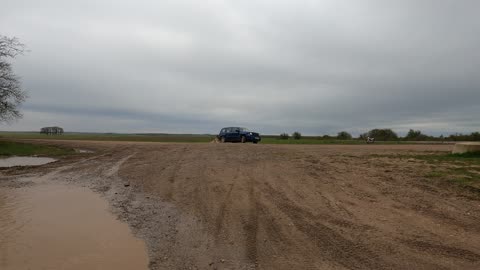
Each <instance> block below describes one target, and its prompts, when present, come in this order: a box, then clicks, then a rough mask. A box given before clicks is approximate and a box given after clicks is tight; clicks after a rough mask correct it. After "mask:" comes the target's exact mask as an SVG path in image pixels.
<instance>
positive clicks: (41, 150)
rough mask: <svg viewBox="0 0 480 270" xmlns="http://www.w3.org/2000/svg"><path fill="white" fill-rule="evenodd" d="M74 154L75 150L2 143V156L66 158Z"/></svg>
mask: <svg viewBox="0 0 480 270" xmlns="http://www.w3.org/2000/svg"><path fill="white" fill-rule="evenodd" d="M73 153H74V150H73V149H63V148H59V147H53V146H46V145H34V144H28V143H18V142H10V141H0V156H7V157H8V156H64V155H68V154H73Z"/></svg>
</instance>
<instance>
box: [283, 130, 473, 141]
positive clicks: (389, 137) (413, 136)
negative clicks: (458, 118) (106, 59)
mask: <svg viewBox="0 0 480 270" xmlns="http://www.w3.org/2000/svg"><path fill="white" fill-rule="evenodd" d="M290 137H291V138H292V139H294V140H299V139H301V138H302V134H301V133H300V132H298V131H295V132H293V133H292V135H291V136H290V135H289V134H288V133H282V134H280V136H279V137H278V138H279V139H283V140H288V139H290ZM309 137H310V138H311V137H315V136H309ZM368 137H370V138H375V140H377V141H480V132H472V133H470V134H462V133H455V134H450V135H448V136H443V135H440V136H437V137H436V136H432V135H427V134H424V133H422V131H420V130H413V129H410V130H409V131H408V133H407V134H406V135H405V136H404V137H401V136H398V134H397V133H396V132H395V131H393V130H392V129H389V128H385V129H379V128H376V129H372V130H370V131H368V132H365V133H362V134H360V136H358V137H357V138H354V137H353V136H352V135H351V134H350V133H348V132H347V131H341V132H339V133H338V134H337V135H336V136H331V135H323V136H316V138H317V139H319V140H322V139H323V140H366V139H367V138H368Z"/></svg>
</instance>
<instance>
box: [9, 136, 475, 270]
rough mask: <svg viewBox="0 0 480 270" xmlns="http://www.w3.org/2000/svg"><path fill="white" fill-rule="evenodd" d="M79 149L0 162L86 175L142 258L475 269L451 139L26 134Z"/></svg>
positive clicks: (197, 263) (190, 264) (468, 198)
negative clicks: (141, 246) (281, 140)
mask: <svg viewBox="0 0 480 270" xmlns="http://www.w3.org/2000/svg"><path fill="white" fill-rule="evenodd" d="M31 142H33V143H36V144H46V145H55V146H60V147H65V148H74V149H84V150H90V151H92V152H93V153H86V154H78V155H70V156H67V157H65V158H63V159H60V160H59V161H57V162H54V163H50V164H47V165H44V166H40V167H27V168H19V167H15V168H9V169H3V170H0V177H1V179H2V180H1V181H0V185H2V186H4V187H11V188H15V187H16V186H17V185H24V184H25V183H24V182H22V183H21V184H20V183H19V182H18V181H17V179H19V178H20V177H22V176H25V175H28V176H29V177H32V176H36V177H44V178H45V177H46V178H50V180H51V181H60V182H65V183H71V184H72V185H82V186H88V187H90V188H91V189H93V190H94V191H96V192H98V193H101V194H102V196H103V197H104V198H106V200H107V201H108V202H109V204H110V210H111V212H113V213H114V214H115V215H116V216H117V217H118V218H119V219H120V220H122V221H125V222H126V223H128V224H129V226H130V228H132V230H133V232H134V233H135V235H136V236H138V237H140V238H142V239H143V240H144V241H145V242H146V244H147V248H148V254H149V259H150V263H149V267H150V268H151V269H479V268H480V192H479V191H480V186H479V185H478V181H479V177H478V176H479V175H480V163H479V159H478V158H475V157H455V156H451V155H449V154H448V153H449V151H450V150H451V148H452V146H451V145H266V144H263V145H262V144H259V145H253V144H214V143H206V144H192V143H175V144H173V143H151V142H108V141H102V142H94V141H75V140H70V141H60V140H56V141H51V140H48V141H46V140H31Z"/></svg>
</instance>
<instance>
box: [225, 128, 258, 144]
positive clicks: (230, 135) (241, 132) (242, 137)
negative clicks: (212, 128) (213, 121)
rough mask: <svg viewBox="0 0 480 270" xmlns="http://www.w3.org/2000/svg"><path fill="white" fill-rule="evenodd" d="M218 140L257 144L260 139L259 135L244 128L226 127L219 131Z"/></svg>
mask: <svg viewBox="0 0 480 270" xmlns="http://www.w3.org/2000/svg"><path fill="white" fill-rule="evenodd" d="M217 137H218V139H219V140H220V141H221V142H222V143H224V142H241V143H246V142H253V143H258V142H259V141H261V140H262V138H260V134H258V133H257V132H251V131H249V130H248V129H246V128H242V127H226V128H222V130H220V134H218V136H217Z"/></svg>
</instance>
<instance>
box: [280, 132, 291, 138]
mask: <svg viewBox="0 0 480 270" xmlns="http://www.w3.org/2000/svg"><path fill="white" fill-rule="evenodd" d="M288 138H290V135H288V133H282V134H280V139H281V140H288Z"/></svg>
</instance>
